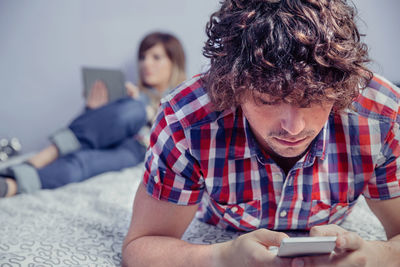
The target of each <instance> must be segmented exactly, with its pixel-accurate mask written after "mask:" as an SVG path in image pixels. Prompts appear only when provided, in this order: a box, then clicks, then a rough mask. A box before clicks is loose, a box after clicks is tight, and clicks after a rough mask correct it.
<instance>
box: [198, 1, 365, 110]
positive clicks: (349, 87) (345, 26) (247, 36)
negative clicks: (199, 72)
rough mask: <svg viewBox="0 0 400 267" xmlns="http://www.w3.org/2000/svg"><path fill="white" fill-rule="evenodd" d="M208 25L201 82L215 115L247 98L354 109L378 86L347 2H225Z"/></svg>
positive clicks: (354, 11) (352, 12)
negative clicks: (361, 95)
mask: <svg viewBox="0 0 400 267" xmlns="http://www.w3.org/2000/svg"><path fill="white" fill-rule="evenodd" d="M221 4H222V6H221V8H220V10H218V11H217V12H215V13H213V14H212V15H211V17H210V21H209V22H208V23H207V27H206V33H207V36H208V40H207V42H206V44H205V46H204V49H203V54H204V56H206V57H208V58H210V60H211V65H210V68H209V70H208V71H207V72H206V73H205V74H204V76H203V81H204V83H205V87H206V88H207V90H208V94H209V96H210V98H211V101H212V103H213V104H214V106H215V109H216V110H223V109H228V108H231V107H232V105H234V106H237V105H239V104H240V103H241V101H243V99H245V98H243V97H244V96H247V93H248V92H251V93H253V96H254V92H259V93H262V94H268V95H269V96H270V98H272V99H273V100H274V101H276V103H280V102H286V103H293V104H296V105H298V106H301V107H307V106H310V105H311V104H313V103H321V102H322V101H334V102H335V105H334V110H336V111H337V110H341V109H343V108H346V107H348V106H349V105H350V103H351V102H352V101H353V100H354V99H355V98H356V97H357V96H358V94H359V92H360V90H362V89H363V88H365V87H366V86H367V84H368V82H369V80H370V79H371V78H372V72H371V71H370V70H368V69H367V68H366V66H365V63H367V62H368V61H369V58H368V48H367V46H366V45H365V44H364V43H362V42H361V40H360V33H359V31H358V29H357V26H356V24H355V16H356V10H355V7H352V6H350V5H349V4H348V3H347V1H346V0H225V1H222V2H221Z"/></svg>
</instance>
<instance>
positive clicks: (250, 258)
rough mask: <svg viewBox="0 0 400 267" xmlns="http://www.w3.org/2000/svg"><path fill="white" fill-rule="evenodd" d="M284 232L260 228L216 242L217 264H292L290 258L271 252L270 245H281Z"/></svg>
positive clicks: (255, 265)
mask: <svg viewBox="0 0 400 267" xmlns="http://www.w3.org/2000/svg"><path fill="white" fill-rule="evenodd" d="M286 237H288V236H287V235H286V234H284V233H280V232H274V231H270V230H267V229H259V230H256V231H253V232H251V233H248V234H243V235H241V236H239V237H238V238H236V239H235V240H232V241H229V242H225V243H220V244H215V250H214V251H215V254H214V257H215V266H216V267H217V266H218V267H220V266H221V267H225V266H226V267H235V266H238V267H242V266H252V267H257V266H290V261H291V259H290V258H279V257H277V256H276V255H275V254H274V253H272V252H270V251H269V250H268V248H269V247H270V246H279V245H280V243H281V240H282V239H283V238H286Z"/></svg>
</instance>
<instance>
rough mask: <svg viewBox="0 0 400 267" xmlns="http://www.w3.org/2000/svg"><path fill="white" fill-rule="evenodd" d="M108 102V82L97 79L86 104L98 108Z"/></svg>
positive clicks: (91, 107)
mask: <svg viewBox="0 0 400 267" xmlns="http://www.w3.org/2000/svg"><path fill="white" fill-rule="evenodd" d="M107 103H108V90H107V86H106V84H105V83H104V82H103V81H101V80H96V81H95V82H94V83H93V85H92V88H90V92H89V95H88V97H87V100H86V106H87V107H88V108H90V109H96V108H99V107H101V106H104V105H105V104H107Z"/></svg>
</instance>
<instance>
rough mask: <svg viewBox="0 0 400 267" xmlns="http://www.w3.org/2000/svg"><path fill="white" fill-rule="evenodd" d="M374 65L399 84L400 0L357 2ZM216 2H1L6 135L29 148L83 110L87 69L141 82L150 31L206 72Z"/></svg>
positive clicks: (0, 107)
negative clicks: (139, 60)
mask: <svg viewBox="0 0 400 267" xmlns="http://www.w3.org/2000/svg"><path fill="white" fill-rule="evenodd" d="M355 3H356V4H357V5H359V10H360V12H359V13H360V15H361V16H362V17H363V18H364V21H365V25H363V26H362V27H363V29H365V32H366V33H367V34H368V35H367V38H366V41H367V43H368V44H370V48H371V56H372V58H373V59H375V60H376V61H375V63H374V65H373V68H374V69H375V70H376V71H377V72H379V73H382V74H384V75H385V76H387V77H388V78H389V79H391V80H393V81H400V74H399V72H398V70H397V69H398V68H396V65H397V62H399V61H400V58H399V54H400V53H399V52H398V50H397V49H398V48H397V46H396V44H398V43H400V40H399V38H400V37H399V34H398V27H399V26H400V23H399V16H398V14H397V12H398V11H400V9H399V7H400V2H399V1H398V0H384V1H379V2H376V1H373V0H356V1H355ZM217 7H218V1H217V0H201V1H189V0H168V1H164V0H146V1H139V0H119V1H112V0H68V1H51V0H36V1H30V0H19V1H15V0H0V36H1V40H0V59H1V60H0V98H1V104H0V137H10V136H16V137H18V138H19V139H20V140H21V142H22V145H23V148H24V151H32V150H39V149H40V148H43V147H44V146H45V145H46V144H48V143H47V140H46V137H47V136H48V134H49V133H51V132H53V131H54V130H55V129H58V128H60V127H63V126H65V125H66V124H67V123H68V122H69V121H70V120H71V119H72V118H73V117H75V116H76V115H77V114H79V113H80V112H81V110H82V107H83V99H82V81H81V73H80V68H81V66H103V67H116V68H122V69H123V70H124V71H125V73H126V76H127V78H128V79H129V80H131V81H135V80H136V75H135V74H136V64H135V58H136V51H137V44H138V42H139V41H140V39H141V38H142V37H143V36H144V35H145V34H146V33H148V32H149V31H153V30H165V31H169V32H172V33H174V34H175V35H177V36H178V37H179V38H180V39H181V41H182V42H183V44H184V48H185V51H186V54H187V56H188V61H187V64H188V67H187V71H188V75H189V76H192V75H194V74H196V73H198V72H200V71H201V70H202V69H204V66H205V64H206V63H207V61H206V60H205V59H204V58H203V57H202V54H201V49H202V45H203V43H204V41H205V34H204V26H205V24H206V22H207V20H208V17H209V15H210V14H211V13H212V11H214V10H215V9H216V8H217Z"/></svg>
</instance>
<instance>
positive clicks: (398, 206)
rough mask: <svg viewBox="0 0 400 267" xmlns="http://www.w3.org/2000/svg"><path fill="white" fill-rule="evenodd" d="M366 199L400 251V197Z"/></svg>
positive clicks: (388, 236) (389, 238) (387, 234)
mask: <svg viewBox="0 0 400 267" xmlns="http://www.w3.org/2000/svg"><path fill="white" fill-rule="evenodd" d="M365 199H366V201H367V203H368V206H369V207H370V209H371V210H372V212H373V213H374V214H375V215H376V217H378V219H379V220H380V221H381V223H382V225H383V227H384V228H385V232H386V236H387V238H388V240H390V241H394V242H395V243H396V245H397V247H398V249H399V251H400V197H396V198H392V199H388V200H370V199H368V198H365ZM396 245H395V246H396Z"/></svg>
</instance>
